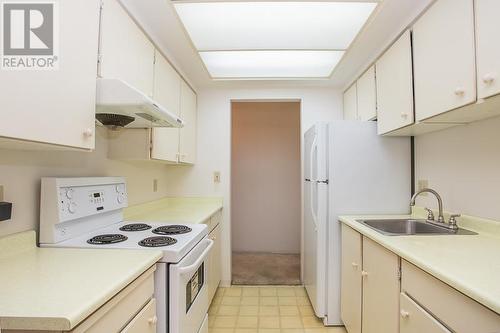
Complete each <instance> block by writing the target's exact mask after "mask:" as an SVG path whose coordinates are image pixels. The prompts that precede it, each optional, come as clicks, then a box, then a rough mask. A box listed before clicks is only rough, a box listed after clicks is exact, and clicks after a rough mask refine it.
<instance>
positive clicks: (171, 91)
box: [151, 52, 181, 162]
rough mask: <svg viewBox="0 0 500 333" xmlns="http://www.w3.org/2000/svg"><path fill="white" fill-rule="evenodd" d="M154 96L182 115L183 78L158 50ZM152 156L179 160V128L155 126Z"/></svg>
mask: <svg viewBox="0 0 500 333" xmlns="http://www.w3.org/2000/svg"><path fill="white" fill-rule="evenodd" d="M153 98H154V100H155V101H157V102H158V103H160V105H162V106H163V107H165V108H166V109H167V110H168V111H170V112H172V113H174V114H175V115H177V116H180V111H181V110H180V102H181V78H180V76H179V74H177V72H176V71H175V70H174V68H173V67H172V66H171V65H170V64H169V63H168V61H167V60H166V59H165V58H164V57H163V56H162V55H161V54H160V53H159V52H156V56H155V65H154V87H153ZM152 131H153V133H152V149H151V158H153V159H157V160H163V161H169V162H178V157H179V129H177V128H153V130H152Z"/></svg>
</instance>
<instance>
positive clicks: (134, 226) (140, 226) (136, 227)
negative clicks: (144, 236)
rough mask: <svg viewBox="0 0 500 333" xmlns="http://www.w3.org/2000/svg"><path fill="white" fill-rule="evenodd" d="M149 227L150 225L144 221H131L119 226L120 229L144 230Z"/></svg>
mask: <svg viewBox="0 0 500 333" xmlns="http://www.w3.org/2000/svg"><path fill="white" fill-rule="evenodd" d="M148 229H151V226H150V225H148V224H146V223H131V224H126V225H124V226H123V227H121V228H120V230H121V231H144V230H148Z"/></svg>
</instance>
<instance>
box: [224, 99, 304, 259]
mask: <svg viewBox="0 0 500 333" xmlns="http://www.w3.org/2000/svg"><path fill="white" fill-rule="evenodd" d="M231 116H232V128H231V134H232V137H231V142H232V147H231V223H232V249H233V251H238V252H272V253H300V220H301V196H300V189H301V181H300V179H301V177H300V169H301V161H300V141H301V135H300V102H275V103H270V102H262V103H254V102H250V103H245V102H235V103H232V113H231Z"/></svg>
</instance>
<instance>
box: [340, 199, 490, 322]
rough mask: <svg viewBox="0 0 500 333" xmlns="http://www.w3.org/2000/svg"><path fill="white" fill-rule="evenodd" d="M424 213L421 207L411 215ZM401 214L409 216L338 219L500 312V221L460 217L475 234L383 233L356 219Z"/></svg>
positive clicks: (346, 217)
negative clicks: (417, 234) (405, 234)
mask: <svg viewBox="0 0 500 333" xmlns="http://www.w3.org/2000/svg"><path fill="white" fill-rule="evenodd" d="M423 216H426V215H425V213H424V212H423V211H422V209H421V208H417V209H416V210H414V212H413V215H412V217H420V218H421V217H423ZM436 216H437V215H436ZM400 217H403V218H407V217H410V216H408V215H406V216H380V215H379V216H366V215H365V216H340V217H339V220H340V221H341V222H342V223H344V224H346V225H348V226H350V227H351V228H353V229H355V230H356V231H358V232H359V233H361V234H363V235H364V236H366V237H368V238H370V239H371V240H373V241H375V242H377V243H379V244H380V245H382V246H383V247H385V248H387V249H388V250H390V251H392V252H394V253H395V254H397V255H398V256H400V257H401V258H403V259H404V260H406V261H408V262H410V263H412V264H414V265H415V266H417V267H419V268H420V269H422V270H424V271H426V272H427V273H429V274H431V275H433V276H434V277H436V278H437V279H439V280H441V281H443V282H445V283H447V284H448V285H450V286H451V287H453V288H455V289H457V290H458V291H460V292H462V293H463V294H465V295H467V296H469V297H470V298H472V299H474V300H476V301H477V302H479V303H481V304H483V305H484V306H486V307H488V308H489V309H491V310H493V311H495V312H496V313H498V314H500V283H499V276H500V259H499V258H500V222H497V221H491V220H484V219H479V218H475V217H471V216H462V217H461V218H459V219H458V224H459V226H460V227H462V228H465V229H469V230H472V231H475V232H477V233H478V234H477V235H434V236H431V235H419V236H386V235H383V234H381V233H379V232H377V231H375V230H374V229H371V228H370V227H367V226H365V225H363V224H361V223H359V222H357V221H356V220H360V219H379V218H400ZM445 217H447V216H445Z"/></svg>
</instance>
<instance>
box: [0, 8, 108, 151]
mask: <svg viewBox="0 0 500 333" xmlns="http://www.w3.org/2000/svg"><path fill="white" fill-rule="evenodd" d="M56 4H57V7H58V11H59V20H58V22H59V31H58V33H59V41H60V43H59V58H58V59H59V60H58V65H59V69H57V70H2V69H0V87H1V88H0V110H1V111H0V137H6V138H12V139H21V140H26V141H31V142H40V143H49V144H54V145H60V146H68V147H75V148H83V149H93V148H94V143H95V141H94V124H95V98H96V88H95V87H96V74H97V71H96V65H97V53H98V51H97V50H98V40H99V1H98V0H74V1H57V2H56Z"/></svg>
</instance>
